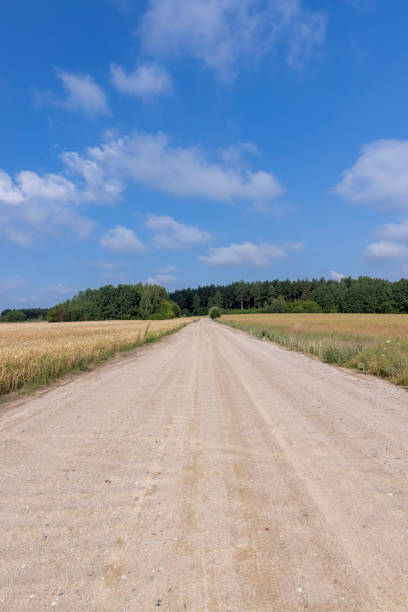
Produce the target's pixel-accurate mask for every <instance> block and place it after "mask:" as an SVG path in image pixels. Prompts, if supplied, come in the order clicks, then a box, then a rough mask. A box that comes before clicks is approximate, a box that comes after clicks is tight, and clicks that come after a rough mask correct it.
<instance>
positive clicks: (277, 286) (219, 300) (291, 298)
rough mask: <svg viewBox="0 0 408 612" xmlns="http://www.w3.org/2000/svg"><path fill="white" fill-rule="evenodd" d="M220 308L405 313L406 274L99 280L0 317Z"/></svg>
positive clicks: (166, 313) (138, 315)
mask: <svg viewBox="0 0 408 612" xmlns="http://www.w3.org/2000/svg"><path fill="white" fill-rule="evenodd" d="M213 306H217V307H218V308H220V309H221V310H222V311H224V312H242V311H247V312H345V313H346V312H359V313H408V279H405V278H403V279H401V280H398V281H394V282H391V281H388V280H384V279H381V278H370V277H368V276H360V277H359V278H351V277H348V278H343V279H342V280H340V281H334V280H326V279H325V278H320V279H312V280H307V279H303V280H302V279H299V280H294V281H291V280H278V279H275V280H272V281H255V282H245V281H239V282H236V283H230V284H228V285H206V286H203V287H197V288H196V289H191V288H188V289H178V290H177V291H173V292H172V293H170V294H168V293H167V291H166V289H165V288H164V287H160V286H159V285H143V284H142V283H138V284H136V285H124V284H121V285H117V286H114V285H105V286H103V287H99V289H86V290H85V291H80V292H79V293H78V294H77V295H75V296H74V297H73V298H72V299H69V300H66V301H65V302H61V303H60V304H57V305H56V306H53V307H52V308H49V309H47V308H24V309H21V310H12V309H6V310H3V311H2V313H1V317H0V321H4V322H12V321H25V320H34V319H45V318H48V320H49V321H51V322H53V321H100V320H104V319H172V318H174V317H179V316H181V315H184V316H190V315H206V314H208V311H209V309H210V308H211V307H213Z"/></svg>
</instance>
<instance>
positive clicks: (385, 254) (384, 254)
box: [365, 241, 408, 259]
mask: <svg viewBox="0 0 408 612" xmlns="http://www.w3.org/2000/svg"><path fill="white" fill-rule="evenodd" d="M365 255H366V257H368V258H369V259H401V258H403V257H407V256H408V248H407V247H406V246H404V245H403V244H398V243H396V242H386V241H381V242H373V243H372V244H369V245H368V246H367V249H366V252H365Z"/></svg>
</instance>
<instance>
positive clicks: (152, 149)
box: [0, 133, 284, 247]
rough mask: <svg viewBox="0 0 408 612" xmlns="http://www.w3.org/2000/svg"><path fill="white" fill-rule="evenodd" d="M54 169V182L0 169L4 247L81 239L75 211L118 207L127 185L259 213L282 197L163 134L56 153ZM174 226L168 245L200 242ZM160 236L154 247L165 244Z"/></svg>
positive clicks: (264, 180)
mask: <svg viewBox="0 0 408 612" xmlns="http://www.w3.org/2000/svg"><path fill="white" fill-rule="evenodd" d="M61 161H62V163H63V168H62V171H61V172H60V173H58V174H54V173H45V174H41V175H40V174H38V173H36V172H33V171H31V170H22V171H21V172H19V173H17V175H16V176H15V178H14V179H13V178H12V177H11V176H10V175H8V174H7V173H6V172H5V171H3V170H1V169H0V233H1V234H3V236H6V237H7V239H8V240H11V241H12V242H15V243H16V244H19V245H20V246H24V247H26V246H29V245H30V244H32V243H33V242H35V241H36V240H37V239H38V238H39V237H40V236H43V235H47V234H53V235H55V236H59V235H60V233H61V230H62V229H65V230H68V232H69V233H70V234H74V235H77V236H78V237H80V238H86V237H87V236H89V234H90V232H91V230H92V227H93V223H92V221H91V220H90V219H88V218H86V217H85V216H84V215H83V214H82V213H81V207H83V205H87V204H89V203H91V202H94V203H97V204H98V203H103V202H111V201H114V200H116V199H118V198H119V197H120V196H121V193H122V192H123V190H124V189H125V184H126V182H128V181H133V182H134V183H137V184H140V185H143V186H145V187H146V188H151V189H155V190H157V191H160V192H163V193H166V194H169V195H172V196H178V197H185V198H187V197H188V198H200V199H206V200H214V201H217V202H225V203H233V202H236V201H247V202H251V203H252V204H253V205H254V206H255V207H258V208H262V207H265V206H266V205H267V204H268V203H269V202H270V201H271V200H273V199H274V198H277V197H278V196H280V195H281V194H282V193H283V191H284V190H283V187H282V186H281V185H280V183H279V182H278V180H277V179H276V178H275V176H274V175H273V174H272V173H269V172H265V171H263V170H258V171H249V170H246V169H244V168H242V167H241V165H240V164H239V163H237V164H235V165H234V164H231V163H228V164H225V163H224V162H218V163H217V162H213V161H210V160H209V159H208V157H207V156H206V155H205V154H204V153H203V152H202V151H201V150H200V149H199V148H195V147H176V146H172V145H171V144H170V142H169V139H168V138H167V137H166V136H165V135H164V134H156V135H151V134H143V133H136V134H133V135H131V136H123V137H122V138H116V139H110V140H108V141H107V142H106V143H104V144H102V145H99V146H96V147H91V148H89V149H88V150H87V152H86V154H85V155H83V156H81V155H79V154H78V153H76V152H66V153H63V154H62V155H61ZM173 221H174V220H173ZM162 222H163V221H162ZM175 223H177V222H175V221H174V222H173V223H172V227H171V228H170V225H169V221H168V220H167V224H168V226H167V230H166V232H167V236H169V237H168V243H169V242H170V240H171V241H172V242H173V245H175V244H176V242H177V241H178V242H179V244H180V246H181V244H182V243H184V244H187V243H188V242H189V241H190V242H191V241H192V240H193V239H194V240H195V241H197V240H198V238H200V239H204V237H205V235H206V234H205V233H202V230H199V229H198V228H192V227H188V226H185V227H183V224H179V225H175ZM170 224H171V223H170ZM200 232H201V233H200ZM162 234H163V235H162V236H161V238H159V240H160V239H161V240H162V241H165V237H164V231H163V232H162Z"/></svg>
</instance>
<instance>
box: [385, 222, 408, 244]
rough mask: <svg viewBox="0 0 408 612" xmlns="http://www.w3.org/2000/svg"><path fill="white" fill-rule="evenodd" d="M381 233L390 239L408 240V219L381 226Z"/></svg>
mask: <svg viewBox="0 0 408 612" xmlns="http://www.w3.org/2000/svg"><path fill="white" fill-rule="evenodd" d="M379 234H380V235H381V236H382V237H383V238H386V239H388V240H401V241H402V242H408V219H406V220H404V221H402V222H401V223H386V224H385V225H383V226H381V227H380V228H379Z"/></svg>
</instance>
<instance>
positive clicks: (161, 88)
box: [111, 62, 173, 102]
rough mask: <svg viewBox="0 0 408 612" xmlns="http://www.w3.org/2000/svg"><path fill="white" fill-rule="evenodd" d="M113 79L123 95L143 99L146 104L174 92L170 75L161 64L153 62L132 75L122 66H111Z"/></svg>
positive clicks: (140, 67) (146, 63) (138, 68)
mask: <svg viewBox="0 0 408 612" xmlns="http://www.w3.org/2000/svg"><path fill="white" fill-rule="evenodd" d="M111 78H112V82H113V84H114V85H115V87H116V88H117V89H118V90H119V91H120V92H121V93H124V94H128V95H130V96H135V97H137V98H142V100H144V101H145V102H146V101H148V100H151V99H152V98H157V97H159V96H162V95H165V94H169V93H171V92H172V90H173V81H172V78H171V75H170V73H169V72H168V71H167V70H166V68H164V66H162V65H161V64H156V63H153V62H145V63H143V64H141V65H140V66H138V67H137V68H136V70H134V71H133V72H130V73H127V72H126V71H125V70H124V68H123V67H122V66H118V65H117V64H111Z"/></svg>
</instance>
